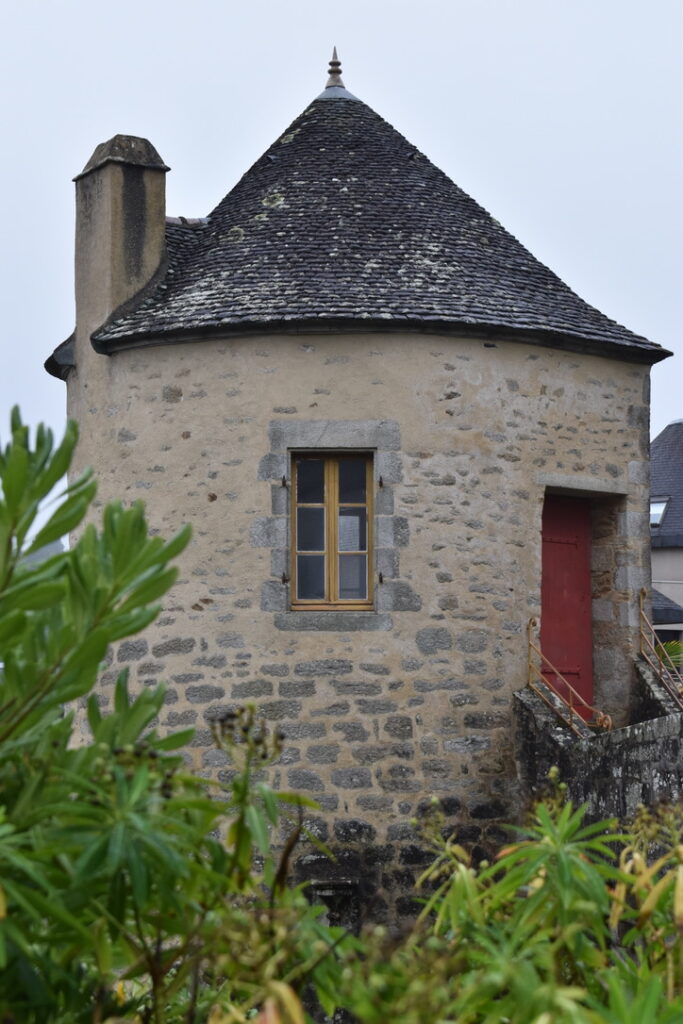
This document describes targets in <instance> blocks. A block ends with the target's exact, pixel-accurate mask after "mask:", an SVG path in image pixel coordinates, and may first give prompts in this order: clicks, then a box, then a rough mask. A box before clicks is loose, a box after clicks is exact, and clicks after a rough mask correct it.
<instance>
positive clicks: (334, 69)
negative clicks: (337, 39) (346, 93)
mask: <svg viewBox="0 0 683 1024" xmlns="http://www.w3.org/2000/svg"><path fill="white" fill-rule="evenodd" d="M335 86H339V88H340V89H343V88H345V86H344V83H343V82H342V76H341V61H340V60H339V58H338V57H337V47H336V46H335V47H334V49H333V50H332V60H331V61H330V77H329V78H328V79H327V85H326V86H325V88H326V89H333V88H334V87H335Z"/></svg>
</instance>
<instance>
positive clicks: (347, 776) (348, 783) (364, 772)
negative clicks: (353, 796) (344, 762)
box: [332, 768, 372, 789]
mask: <svg viewBox="0 0 683 1024" xmlns="http://www.w3.org/2000/svg"><path fill="white" fill-rule="evenodd" d="M332 783H333V785H335V786H338V787H339V788H340V789H370V788H371V786H372V775H371V774H370V769H369V768H336V769H335V770H334V771H333V772H332Z"/></svg>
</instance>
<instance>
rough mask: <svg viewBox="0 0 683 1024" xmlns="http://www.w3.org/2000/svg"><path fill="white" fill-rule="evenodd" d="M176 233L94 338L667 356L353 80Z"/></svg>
mask: <svg viewBox="0 0 683 1024" xmlns="http://www.w3.org/2000/svg"><path fill="white" fill-rule="evenodd" d="M167 244H168V269H167V272H166V274H165V276H163V278H162V279H161V280H160V281H158V282H157V283H156V284H155V286H154V287H153V288H151V289H150V290H147V291H146V292H145V293H143V294H142V295H141V296H140V301H139V302H138V303H137V305H135V306H134V308H133V309H131V308H130V304H128V306H127V307H126V311H125V313H124V314H123V315H120V316H118V317H117V316H116V314H114V316H113V317H112V318H110V320H109V321H108V322H107V323H106V324H105V325H104V326H103V327H102V328H100V330H98V331H97V332H95V334H94V335H93V341H94V343H95V344H96V347H98V348H99V349H101V350H103V351H109V350H111V349H114V348H116V347H118V346H119V345H125V344H130V343H136V342H139V341H142V340H150V339H151V340H158V341H163V340H164V338H166V337H171V336H173V337H178V336H183V335H186V336H192V334H193V333H194V334H195V335H196V333H197V332H200V333H201V332H206V331H212V330H221V331H229V330H231V329H233V330H234V329H241V330H243V329H258V328H262V329H270V328H272V327H274V326H276V325H281V324H285V325H292V324H296V325H297V326H302V325H304V326H306V325H307V326H309V327H312V328H314V327H315V324H321V323H323V322H324V323H325V324H327V325H328V326H329V325H330V324H336V325H338V326H341V327H343V326H346V327H347V328H351V329H353V328H354V327H355V329H363V327H369V326H370V324H372V325H380V326H381V325H383V326H384V327H386V328H392V327H394V326H396V327H401V326H402V327H404V328H405V327H412V326H415V327H416V328H418V329H419V327H420V326H428V325H432V326H433V327H435V328H443V329H458V328H460V329H463V330H469V329H472V330H474V331H476V330H483V331H496V330H498V329H503V330H504V331H511V332H515V331H517V332H523V333H525V334H526V335H531V336H534V335H536V336H537V337H538V338H539V340H543V339H545V340H546V341H547V340H548V339H550V342H549V343H553V341H554V342H555V343H558V342H559V343H562V342H564V343H567V342H569V343H570V345H571V344H572V343H574V344H575V345H578V346H579V347H581V345H583V344H585V343H590V344H592V346H593V348H595V346H596V344H597V346H598V349H600V348H601V347H602V348H604V349H605V350H608V349H609V350H610V351H611V352H612V353H613V354H617V355H619V354H620V352H621V353H623V354H624V355H625V356H626V357H631V358H642V359H645V360H646V361H651V362H654V361H657V360H658V359H661V358H664V356H665V355H666V354H667V353H666V352H665V350H663V349H661V348H660V347H659V346H658V345H654V344H653V343H651V342H649V341H647V340H646V339H645V338H642V337H640V336H638V335H635V334H633V333H631V332H630V331H628V330H627V329H626V328H624V327H621V326H620V325H619V324H617V323H615V322H614V321H612V320H610V319H608V317H606V316H604V315H603V314H602V313H600V312H598V310H596V309H594V308H593V307H591V306H589V305H588V304H587V303H585V302H584V301H583V300H582V299H580V298H579V297H578V296H577V295H576V294H575V293H574V292H572V291H571V289H570V288H568V287H567V286H566V285H565V284H563V283H562V281H560V279H559V278H558V277H557V276H556V275H555V274H554V273H552V271H550V270H549V269H548V268H547V267H545V266H544V265H543V264H541V263H540V262H539V261H538V260H536V259H535V258H534V257H533V256H532V255H531V254H530V253H529V252H528V251H527V250H526V249H525V248H524V246H522V245H521V244H520V243H519V242H518V241H517V240H516V239H515V238H514V237H513V236H512V235H510V234H509V233H508V232H507V231H505V229H504V228H502V227H501V225H500V224H499V223H498V222H497V221H496V220H494V218H493V217H491V216H490V215H489V214H488V213H487V212H486V211H485V210H484V209H482V207H481V206H479V205H478V204H477V203H476V202H475V201H474V200H473V199H471V198H470V197H469V196H468V195H466V194H465V193H464V192H463V191H462V189H460V188H459V187H458V186H457V185H455V184H454V183H453V182H452V181H451V180H450V179H449V178H448V177H447V176H446V175H445V174H444V173H443V172H442V171H440V170H439V169H438V168H437V167H435V166H434V165H433V164H432V163H431V162H430V161H429V160H428V159H427V158H426V157H425V156H423V154H422V153H420V152H419V151H418V150H416V149H415V147H414V146H412V145H411V144H410V143H409V142H408V141H407V140H406V139H405V138H404V137H403V136H402V135H400V134H399V132H397V131H396V130H395V129H394V128H392V127H391V125H389V124H387V122H386V121H384V120H383V119H382V118H381V117H380V116H379V115H378V114H376V113H375V112H374V111H373V110H371V109H370V107H368V106H367V105H366V104H364V103H362V102H360V101H359V100H356V99H355V97H351V95H350V94H349V93H347V92H346V90H344V89H339V88H335V89H331V90H327V93H323V96H322V97H318V99H316V100H315V101H314V102H313V103H312V104H311V105H310V106H309V107H307V109H306V110H304V112H303V113H302V114H301V115H300V116H299V117H298V118H297V119H296V120H295V121H294V122H293V123H292V124H291V125H290V127H289V128H288V129H287V130H286V131H285V132H284V133H283V134H282V135H281V136H280V138H279V139H277V140H276V141H275V142H274V143H273V145H272V146H271V147H270V149H269V150H268V151H267V152H266V153H264V154H263V156H262V157H261V158H260V159H259V160H257V162H256V163H255V164H254V165H253V167H252V168H251V169H250V170H249V171H247V173H246V174H245V175H244V176H243V178H242V179H241V181H240V182H239V183H238V184H237V185H236V186H235V188H233V189H232V191H231V192H229V193H228V195H227V196H226V197H225V198H224V199H223V200H222V202H220V203H219V205H218V206H217V207H216V209H215V210H214V211H213V212H212V213H211V214H210V215H209V217H208V218H206V221H204V222H201V223H199V224H198V223H193V222H182V220H181V221H178V220H174V221H173V222H171V223H170V224H169V225H168V229H167Z"/></svg>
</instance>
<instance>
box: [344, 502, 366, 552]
mask: <svg viewBox="0 0 683 1024" xmlns="http://www.w3.org/2000/svg"><path fill="white" fill-rule="evenodd" d="M365 515H366V513H365V509H364V508H340V509H339V550H340V551H366V550H367V543H366V536H365V533H366V531H365Z"/></svg>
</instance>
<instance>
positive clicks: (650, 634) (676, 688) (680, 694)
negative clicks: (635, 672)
mask: <svg viewBox="0 0 683 1024" xmlns="http://www.w3.org/2000/svg"><path fill="white" fill-rule="evenodd" d="M639 596H640V653H641V655H642V657H643V658H644V659H645V661H646V662H647V663H648V665H649V666H650V668H651V669H652V671H653V672H654V674H655V675H656V676H657V679H658V680H659V682H660V683H661V684H662V686H663V687H664V689H665V690H666V692H667V693H668V694H669V696H670V697H671V698H672V700H673V701H674V703H675V704H676V706H677V707H678V708H679V710H681V711H683V679H681V675H680V673H679V671H678V669H677V668H676V666H675V664H674V663H673V661H672V659H671V657H670V656H669V654H668V652H667V650H666V648H665V647H663V646H662V645H661V643H660V642H659V640H658V639H657V634H656V632H655V627H654V626H653V625H652V623H651V622H650V620H649V619H648V617H647V615H646V614H645V602H646V601H647V590H646V589H645V587H643V588H642V590H641V591H640V595H639Z"/></svg>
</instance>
